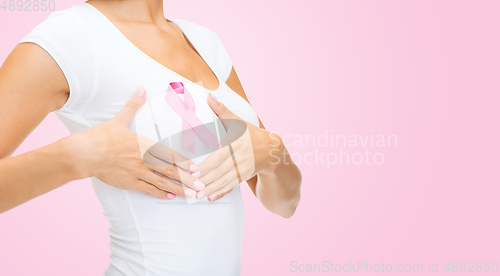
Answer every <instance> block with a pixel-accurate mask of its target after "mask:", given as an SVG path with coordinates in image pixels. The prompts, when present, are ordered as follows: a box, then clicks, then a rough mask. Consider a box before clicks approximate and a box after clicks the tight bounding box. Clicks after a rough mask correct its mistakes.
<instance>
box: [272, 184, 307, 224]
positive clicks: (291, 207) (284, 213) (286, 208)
mask: <svg viewBox="0 0 500 276" xmlns="http://www.w3.org/2000/svg"><path fill="white" fill-rule="evenodd" d="M299 203H300V190H298V191H297V192H296V193H295V194H294V196H293V197H290V198H287V199H282V200H281V201H280V202H276V203H275V204H268V206H265V207H266V209H267V210H269V211H270V212H271V213H274V214H276V215H278V216H280V217H283V218H286V219H289V218H291V217H292V216H293V215H294V214H295V211H296V210H297V207H298V206H299Z"/></svg>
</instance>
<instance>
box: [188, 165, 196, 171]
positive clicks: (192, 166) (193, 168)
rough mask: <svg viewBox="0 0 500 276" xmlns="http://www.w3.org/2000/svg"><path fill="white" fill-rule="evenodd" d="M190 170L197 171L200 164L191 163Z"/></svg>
mask: <svg viewBox="0 0 500 276" xmlns="http://www.w3.org/2000/svg"><path fill="white" fill-rule="evenodd" d="M189 170H190V171H191V172H197V171H198V166H196V165H195V164H191V165H190V166H189Z"/></svg>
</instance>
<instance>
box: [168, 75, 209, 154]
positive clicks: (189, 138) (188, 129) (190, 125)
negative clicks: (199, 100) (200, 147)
mask: <svg viewBox="0 0 500 276" xmlns="http://www.w3.org/2000/svg"><path fill="white" fill-rule="evenodd" d="M182 94H183V95H184V101H183V100H182V99H181V98H180V97H179V95H182ZM165 99H166V100H167V102H168V104H169V105H170V106H171V107H172V108H173V109H174V110H175V112H177V114H179V116H180V117H181V118H182V144H183V146H184V148H186V149H187V150H189V151H190V152H191V153H192V154H196V146H195V136H196V134H198V136H199V137H200V138H201V139H202V140H203V141H204V142H205V143H206V144H207V145H208V146H209V147H210V148H212V150H214V151H216V150H217V149H219V146H218V145H219V143H218V140H217V137H216V136H215V135H214V134H213V133H212V132H210V130H209V129H208V128H207V127H206V126H205V124H203V123H202V122H201V121H200V119H199V118H198V117H197V116H196V113H195V111H196V107H195V104H194V100H193V97H192V96H191V94H190V93H189V91H188V90H187V89H186V88H185V87H184V84H183V83H182V82H171V83H170V85H169V86H168V88H167V94H166V95H165ZM195 133H196V134H195Z"/></svg>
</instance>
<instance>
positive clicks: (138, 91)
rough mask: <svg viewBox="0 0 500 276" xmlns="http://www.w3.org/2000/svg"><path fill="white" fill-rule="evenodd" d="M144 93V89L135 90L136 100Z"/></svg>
mask: <svg viewBox="0 0 500 276" xmlns="http://www.w3.org/2000/svg"><path fill="white" fill-rule="evenodd" d="M144 92H146V89H144V87H142V86H139V88H137V91H136V92H135V96H136V97H137V98H139V99H140V98H142V96H144Z"/></svg>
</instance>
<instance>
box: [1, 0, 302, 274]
mask: <svg viewBox="0 0 500 276" xmlns="http://www.w3.org/2000/svg"><path fill="white" fill-rule="evenodd" d="M172 83H181V84H184V85H186V87H189V89H190V90H192V91H191V92H192V94H193V97H200V96H199V95H202V94H201V92H200V91H201V90H203V91H205V92H209V93H210V94H209V95H210V96H208V97H206V98H205V99H206V104H208V106H209V107H210V109H211V110H212V111H213V113H215V114H216V115H217V116H218V117H219V118H220V119H221V120H223V121H224V120H226V121H228V120H238V121H239V122H243V123H244V125H245V126H246V131H245V133H248V134H249V135H241V136H238V138H237V139H235V141H233V142H232V143H231V147H228V146H226V147H221V148H220V149H219V150H217V152H214V153H212V154H210V155H208V157H207V158H206V159H205V160H204V161H203V162H198V163H196V162H193V160H190V159H187V158H188V156H186V158H183V156H182V155H181V154H179V153H175V152H174V151H172V150H169V151H168V153H166V152H165V149H163V151H162V150H158V151H156V152H155V151H151V150H150V149H152V148H154V146H152V145H153V143H154V142H155V141H152V140H151V139H143V138H144V137H143V136H141V133H139V132H137V133H136V132H134V131H132V130H131V129H130V124H131V123H132V124H134V123H135V128H136V131H137V129H138V128H140V127H141V122H142V121H141V120H138V119H137V116H138V115H139V113H138V112H141V110H143V109H141V108H142V107H143V106H145V105H144V104H145V103H146V102H148V104H155V102H157V101H158V100H157V99H159V96H161V95H164V93H166V92H165V91H167V90H168V88H169V84H170V86H171V85H172ZM200 84H202V85H200ZM0 96H1V98H2V101H0V118H1V120H0V127H1V129H2V131H1V132H0V141H2V142H1V147H0V157H2V159H0V175H1V176H2V180H1V183H0V212H5V211H7V210H9V209H12V208H14V207H15V206H18V205H20V204H22V203H24V202H27V201H29V200H31V199H33V198H35V197H37V196H39V195H42V194H44V193H47V192H49V191H51V190H53V189H55V188H57V187H60V186H62V185H64V184H66V183H68V182H70V181H73V180H77V179H83V178H87V177H91V179H92V185H93V188H94V190H95V193H96V195H97V197H98V199H99V201H100V203H101V205H102V207H103V210H104V214H105V215H106V217H107V218H108V221H109V224H110V231H109V232H110V236H111V237H110V238H111V243H110V249H111V255H110V265H109V267H108V269H107V270H106V272H105V275H239V273H240V265H241V243H242V234H243V223H244V218H243V215H244V213H243V204H242V200H241V192H240V189H239V188H240V187H239V186H238V185H239V184H240V183H241V182H242V181H246V182H247V183H248V185H249V187H250V188H251V190H252V191H253V193H254V194H255V195H256V197H257V198H258V199H259V200H260V201H261V203H262V204H263V205H264V206H265V207H266V208H267V209H268V210H269V211H271V212H273V213H275V214H278V215H280V216H282V217H285V218H288V217H290V216H292V215H293V213H294V211H295V209H296V207H297V205H298V202H299V200H300V184H301V174H300V171H299V169H298V167H297V166H296V165H295V164H294V163H293V162H290V161H289V159H288V158H280V157H281V156H285V155H286V154H287V151H286V148H285V147H284V145H283V143H282V140H281V138H280V137H279V136H278V135H276V134H274V133H271V132H269V131H266V130H265V129H264V127H263V125H262V123H261V122H260V120H259V119H258V117H257V116H256V114H255V113H254V111H253V109H252V108H251V106H250V104H249V103H248V100H247V97H246V95H245V92H244V91H243V88H242V86H241V84H240V81H239V79H238V76H237V74H236V72H235V70H234V68H233V67H232V63H231V60H230V58H229V55H228V54H227V52H226V51H225V48H224V46H223V45H222V43H221V41H220V40H219V38H218V37H217V35H216V34H215V33H214V32H213V31H211V30H210V29H208V28H206V27H203V26H201V25H198V24H196V23H193V22H190V21H187V20H181V19H170V20H169V19H166V18H165V17H164V15H163V3H162V1H158V0H156V1H153V0H135V1H134V0H129V1H110V0H100V1H99V0H91V1H88V2H86V3H82V4H80V5H76V6H74V7H72V8H70V9H67V10H64V11H59V12H54V13H52V14H51V15H50V16H49V18H48V19H47V20H45V21H44V22H42V23H41V24H40V25H38V26H37V27H36V28H35V29H34V30H33V31H32V32H31V33H30V34H29V35H27V36H26V37H25V38H23V39H22V41H21V42H20V43H19V44H18V45H17V46H16V48H15V49H14V50H13V51H12V53H11V54H10V55H9V56H8V58H7V59H6V61H5V63H4V64H3V65H2V67H1V69H0ZM147 98H150V100H148V99H147ZM52 111H53V112H55V113H56V115H57V116H58V117H59V118H60V119H61V120H62V121H63V123H64V124H65V125H66V126H67V127H68V129H69V130H70V131H71V133H72V134H71V135H70V136H68V137H65V138H62V139H60V140H58V141H57V142H55V143H53V144H50V145H47V146H45V147H42V148H39V149H35V150H33V151H30V152H27V153H24V154H21V155H18V156H14V157H10V155H11V154H12V153H13V152H14V151H15V149H16V148H17V147H18V146H19V144H20V143H21V142H22V141H23V140H24V139H25V138H26V136H28V135H29V133H30V132H31V131H32V130H33V129H34V128H35V127H36V126H37V125H38V124H39V123H40V122H41V121H42V120H43V119H44V118H45V116H46V115H47V114H48V113H49V112H52ZM197 115H198V113H197ZM157 119H158V118H157ZM177 119H178V118H177ZM201 119H204V118H201ZM134 120H135V121H134ZM161 120H166V121H163V122H160V123H163V125H165V124H167V125H168V124H169V122H170V120H174V118H173V117H172V118H161ZM160 123H159V124H160ZM224 127H226V129H227V131H228V133H227V135H228V136H229V134H230V133H231V131H232V130H231V129H230V128H228V125H227V124H225V125H224ZM141 137H142V138H141ZM156 142H157V141H156ZM145 148H146V149H149V150H144V149H145ZM172 152H174V154H173V155H172ZM148 153H150V154H151V155H154V157H155V160H163V161H167V162H165V163H161V162H160V163H151V162H145V157H146V155H147V154H148ZM172 156H173V158H171V157H172ZM143 158H144V159H143ZM168 161H170V162H168ZM169 163H171V164H169ZM234 163H237V166H234ZM165 176H166V177H167V178H166V177H165ZM179 183H182V184H183V185H179ZM185 198H192V199H197V200H200V202H198V203H196V204H188V202H186V199H185Z"/></svg>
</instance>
